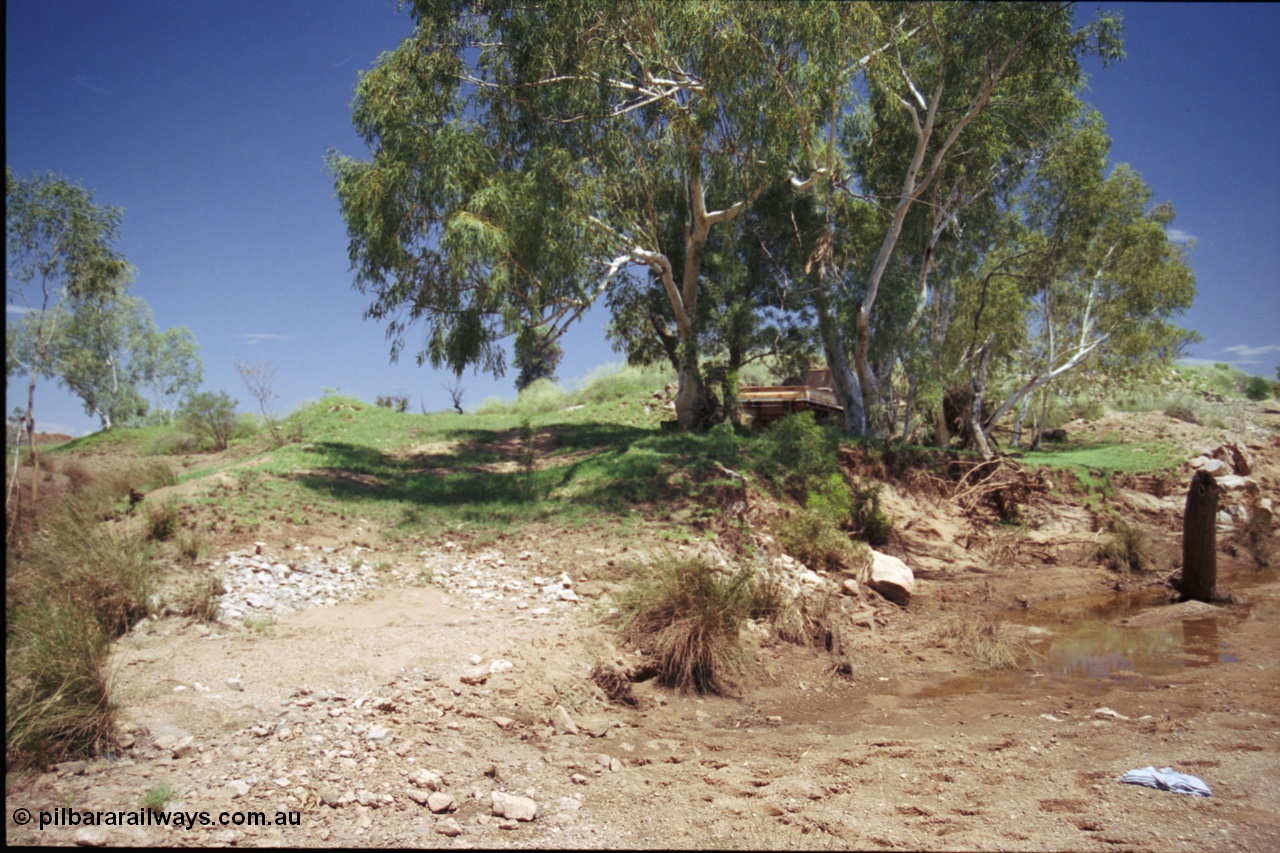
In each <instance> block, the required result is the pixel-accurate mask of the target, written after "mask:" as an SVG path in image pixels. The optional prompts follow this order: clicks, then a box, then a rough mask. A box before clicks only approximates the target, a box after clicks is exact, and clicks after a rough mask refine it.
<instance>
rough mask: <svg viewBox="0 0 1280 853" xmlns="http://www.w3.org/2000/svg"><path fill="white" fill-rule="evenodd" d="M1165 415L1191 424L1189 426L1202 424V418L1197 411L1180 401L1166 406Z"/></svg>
mask: <svg viewBox="0 0 1280 853" xmlns="http://www.w3.org/2000/svg"><path fill="white" fill-rule="evenodd" d="M1164 413H1165V415H1167V416H1168V417H1171V418H1173V419H1174V420H1178V421H1185V422H1186V423H1189V424H1199V423H1200V417H1199V415H1197V414H1196V412H1195V409H1193V408H1192V407H1191V406H1190V404H1188V403H1185V402H1182V401H1180V400H1179V401H1175V402H1172V403H1170V404H1169V405H1167V406H1165V407H1164Z"/></svg>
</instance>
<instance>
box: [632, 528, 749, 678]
mask: <svg viewBox="0 0 1280 853" xmlns="http://www.w3.org/2000/svg"><path fill="white" fill-rule="evenodd" d="M751 605H752V574H751V573H750V571H739V572H736V573H734V574H731V575H729V574H726V573H724V572H719V571H716V569H715V567H714V566H712V564H711V563H710V562H709V561H708V560H707V559H706V558H705V557H703V556H701V555H677V554H672V553H669V552H668V553H661V554H658V555H655V556H654V557H653V558H652V559H651V560H650V562H649V564H648V565H646V566H642V567H640V568H639V571H638V572H637V576H636V578H635V580H634V581H633V583H632V585H631V586H630V587H629V588H628V589H626V590H624V592H623V593H622V595H621V596H620V598H619V601H618V609H619V613H620V615H621V618H622V628H621V633H622V637H623V639H625V640H627V641H629V642H632V643H634V644H635V645H636V646H638V647H639V648H640V649H641V650H642V651H644V652H645V653H646V654H648V655H649V656H651V657H653V658H654V659H655V661H656V667H657V670H658V683H659V684H662V685H663V686H666V687H673V688H675V689H677V690H680V691H682V692H683V691H688V690H694V691H696V692H698V693H712V694H717V695H723V694H724V693H726V692H728V690H729V687H730V685H731V683H732V681H733V679H734V678H735V677H738V676H740V675H741V674H742V673H743V672H744V671H745V669H746V666H747V662H748V657H747V655H746V653H745V651H744V650H743V648H742V646H741V644H740V642H739V636H738V634H739V631H740V630H741V628H742V625H743V623H744V622H745V621H746V619H747V617H748V615H749V614H750V612H751Z"/></svg>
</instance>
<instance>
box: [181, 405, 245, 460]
mask: <svg viewBox="0 0 1280 853" xmlns="http://www.w3.org/2000/svg"><path fill="white" fill-rule="evenodd" d="M178 414H179V416H180V417H181V418H182V420H183V422H185V423H186V424H187V425H188V427H189V428H190V429H192V430H193V431H195V432H196V433H198V434H200V435H201V436H203V437H205V438H207V439H209V441H210V442H211V443H212V445H213V448H214V449H215V450H219V451H221V450H226V449H227V447H229V446H230V444H231V434H232V432H234V430H235V428H236V401H235V400H233V399H231V397H230V396H229V395H228V394H227V392H225V391H219V392H218V393H217V394H213V393H211V392H208V391H203V392H201V393H199V394H192V395H191V396H189V397H187V399H186V400H184V401H183V403H182V408H181V409H180V410H179V412H178Z"/></svg>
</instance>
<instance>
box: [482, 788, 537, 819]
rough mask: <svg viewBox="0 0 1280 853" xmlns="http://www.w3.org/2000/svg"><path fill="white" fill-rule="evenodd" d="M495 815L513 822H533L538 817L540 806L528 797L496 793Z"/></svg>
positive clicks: (493, 795) (494, 800)
mask: <svg viewBox="0 0 1280 853" xmlns="http://www.w3.org/2000/svg"><path fill="white" fill-rule="evenodd" d="M491 796H492V800H493V813H494V814H495V815H497V816H499V817H505V818H508V819H511V820H524V821H529V820H533V819H534V818H535V817H537V816H538V804H537V803H536V802H534V801H533V800H531V799H529V798H528V797H519V796H516V795H515V794H507V793H504V792H503V791H494V792H493V794H492V795H491Z"/></svg>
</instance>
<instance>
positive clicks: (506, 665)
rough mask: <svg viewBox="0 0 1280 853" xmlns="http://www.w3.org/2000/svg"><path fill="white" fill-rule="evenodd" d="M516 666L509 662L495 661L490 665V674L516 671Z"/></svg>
mask: <svg viewBox="0 0 1280 853" xmlns="http://www.w3.org/2000/svg"><path fill="white" fill-rule="evenodd" d="M515 666H516V665H515V664H513V663H512V662H511V661H509V660H495V661H494V662H493V663H491V664H489V672H491V673H499V672H507V671H508V670H512V669H515Z"/></svg>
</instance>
